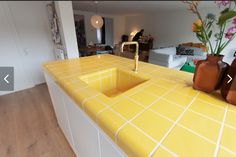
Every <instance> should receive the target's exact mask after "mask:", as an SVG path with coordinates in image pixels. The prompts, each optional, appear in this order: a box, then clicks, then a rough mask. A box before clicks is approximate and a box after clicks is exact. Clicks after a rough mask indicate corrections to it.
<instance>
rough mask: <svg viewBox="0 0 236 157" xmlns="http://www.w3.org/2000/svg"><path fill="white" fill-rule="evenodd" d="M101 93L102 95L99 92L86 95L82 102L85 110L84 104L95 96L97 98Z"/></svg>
mask: <svg viewBox="0 0 236 157" xmlns="http://www.w3.org/2000/svg"><path fill="white" fill-rule="evenodd" d="M99 95H101V94H100V93H98V94H95V95H93V96H90V97H86V98H85V99H84V100H83V101H82V103H81V105H82V108H83V110H84V104H85V103H86V102H87V101H88V100H91V99H93V98H96V97H97V96H99Z"/></svg>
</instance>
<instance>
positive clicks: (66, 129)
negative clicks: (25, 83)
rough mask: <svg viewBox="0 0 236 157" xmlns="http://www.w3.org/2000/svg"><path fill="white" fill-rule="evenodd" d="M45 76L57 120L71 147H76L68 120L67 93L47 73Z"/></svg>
mask: <svg viewBox="0 0 236 157" xmlns="http://www.w3.org/2000/svg"><path fill="white" fill-rule="evenodd" d="M45 78H46V81H47V85H48V88H49V92H50V96H51V99H52V102H53V107H54V110H55V113H56V117H57V121H58V124H59V126H60V128H61V129H62V131H63V133H64V135H65V136H66V138H67V140H68V142H69V143H70V145H71V147H72V148H74V142H73V139H72V135H71V130H70V126H69V121H68V113H67V110H66V108H65V104H64V98H65V96H66V95H65V93H64V92H63V91H62V89H61V88H60V87H59V86H58V85H57V84H56V83H55V82H54V81H53V80H52V79H51V78H50V77H49V76H48V75H47V74H46V73H45Z"/></svg>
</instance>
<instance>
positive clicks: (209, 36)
mask: <svg viewBox="0 0 236 157" xmlns="http://www.w3.org/2000/svg"><path fill="white" fill-rule="evenodd" d="M211 35H212V30H211V31H210V32H209V33H208V38H209V39H210V38H211Z"/></svg>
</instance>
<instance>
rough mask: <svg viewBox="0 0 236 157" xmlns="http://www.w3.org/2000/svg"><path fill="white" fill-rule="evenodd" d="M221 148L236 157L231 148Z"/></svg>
mask: <svg viewBox="0 0 236 157" xmlns="http://www.w3.org/2000/svg"><path fill="white" fill-rule="evenodd" d="M220 147H221V148H222V149H224V150H225V151H227V152H229V153H231V154H233V155H235V156H236V152H234V151H232V150H230V149H229V148H227V147H225V146H220Z"/></svg>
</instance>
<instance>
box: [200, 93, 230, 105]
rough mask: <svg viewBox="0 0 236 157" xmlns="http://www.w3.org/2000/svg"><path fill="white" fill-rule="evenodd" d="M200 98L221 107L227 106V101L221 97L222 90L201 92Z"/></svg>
mask: <svg viewBox="0 0 236 157" xmlns="http://www.w3.org/2000/svg"><path fill="white" fill-rule="evenodd" d="M198 98H199V99H202V100H204V101H206V102H208V103H211V104H213V105H217V106H220V107H226V105H227V103H226V102H225V101H224V99H223V98H222V97H221V95H220V92H214V93H211V94H206V93H203V92H201V93H200V94H199V95H198Z"/></svg>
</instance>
